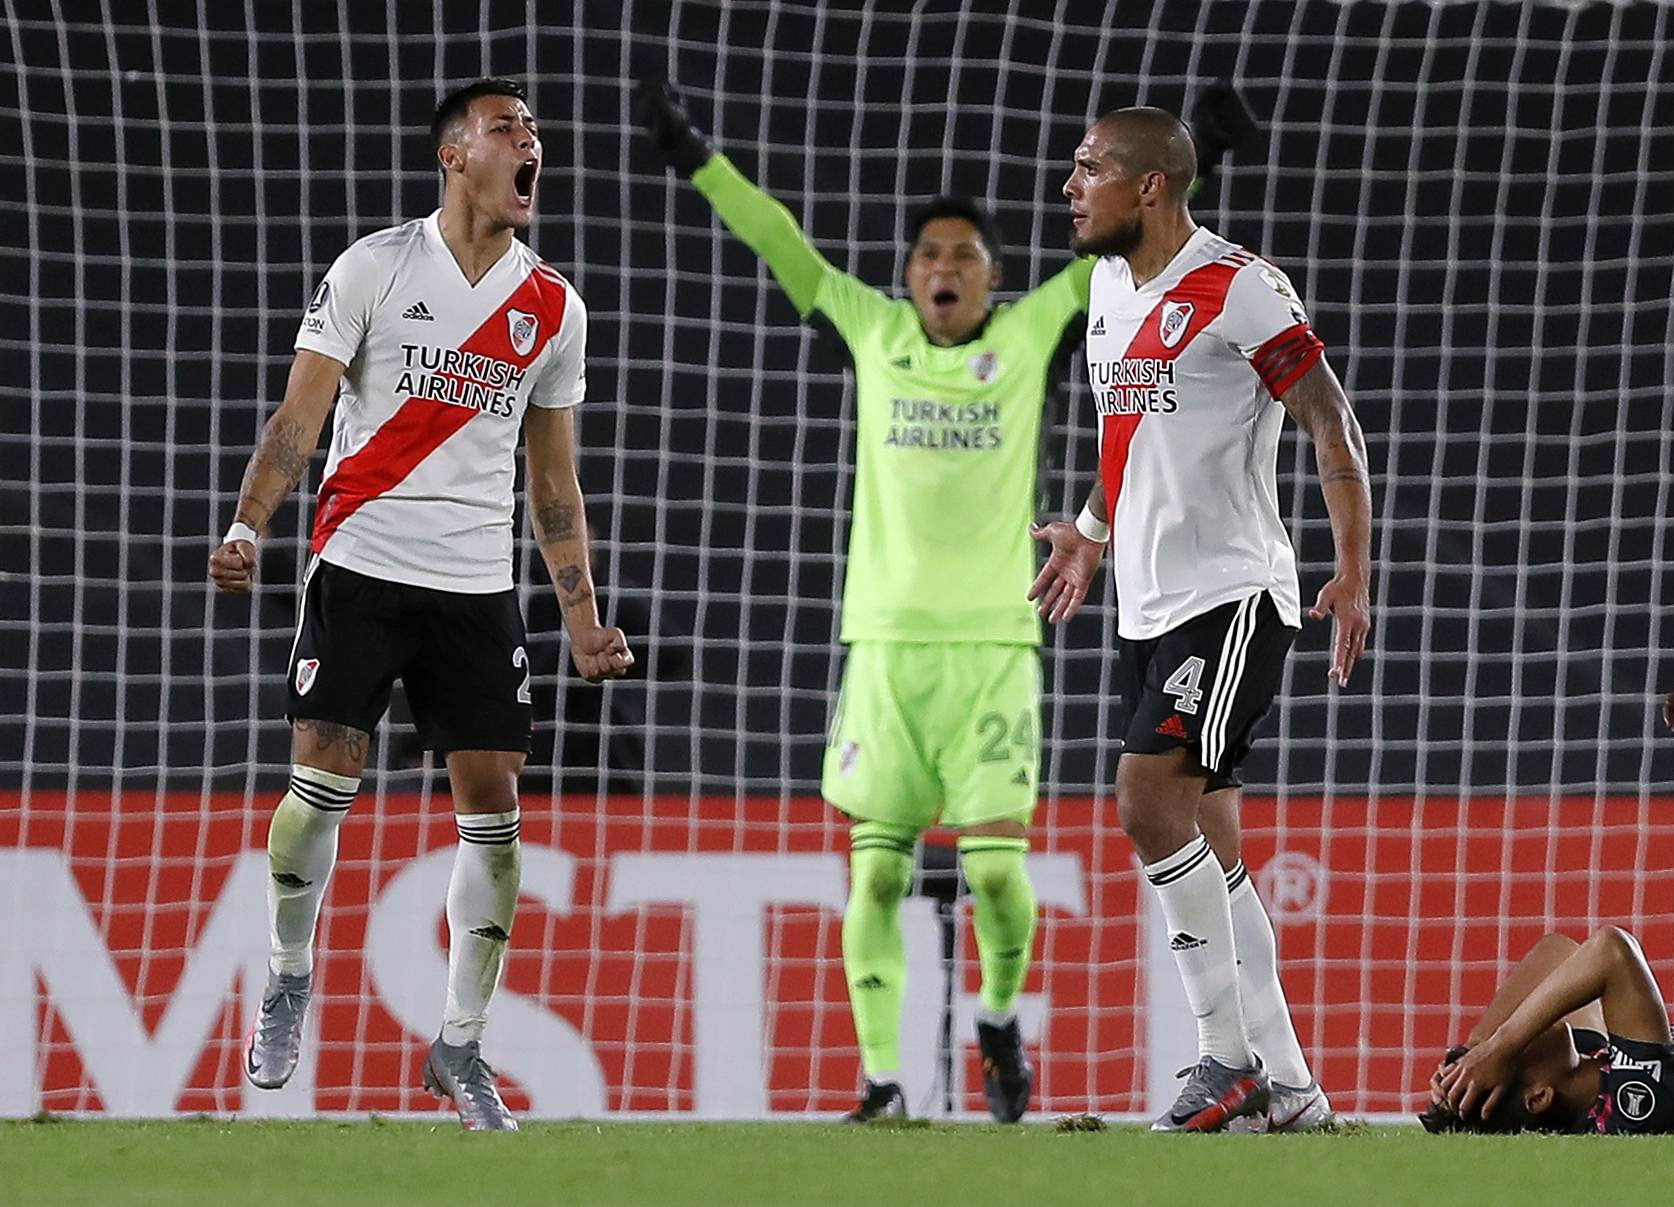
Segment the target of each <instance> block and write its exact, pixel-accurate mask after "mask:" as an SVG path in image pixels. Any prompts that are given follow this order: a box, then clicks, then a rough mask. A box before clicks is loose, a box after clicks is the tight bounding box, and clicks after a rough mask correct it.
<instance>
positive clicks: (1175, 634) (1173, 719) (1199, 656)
mask: <svg viewBox="0 0 1674 1207" xmlns="http://www.w3.org/2000/svg"><path fill="white" fill-rule="evenodd" d="M1300 631H1301V630H1299V629H1293V628H1291V627H1290V626H1289V625H1287V624H1285V623H1284V622H1283V621H1282V620H1280V619H1279V613H1278V609H1277V608H1275V607H1274V606H1273V598H1272V596H1270V595H1269V594H1267V592H1265V591H1262V592H1258V593H1257V594H1254V595H1250V596H1247V597H1245V598H1244V599H1241V600H1237V601H1235V602H1233V603H1229V604H1223V605H1222V606H1220V607H1218V608H1215V609H1213V610H1211V611H1208V612H1205V613H1203V614H1202V615H1201V616H1194V617H1192V619H1190V620H1188V621H1186V622H1185V623H1184V624H1182V625H1180V626H1179V627H1178V628H1174V629H1170V630H1169V631H1168V632H1166V633H1164V634H1163V635H1162V636H1160V637H1154V638H1151V639H1149V640H1146V641H1130V640H1127V639H1126V638H1124V639H1123V640H1122V642H1121V647H1120V648H1121V652H1122V671H1121V674H1122V678H1123V683H1124V690H1123V696H1124V697H1125V699H1126V702H1127V706H1128V717H1129V720H1128V728H1127V735H1126V739H1125V741H1124V743H1123V746H1122V753H1124V754H1161V753H1163V752H1164V751H1168V750H1176V749H1180V748H1184V749H1186V750H1188V751H1190V752H1191V756H1192V758H1193V760H1194V761H1195V762H1196V763H1197V765H1198V768H1199V769H1200V770H1201V771H1203V772H1204V773H1205V774H1206V775H1207V776H1208V777H1209V782H1208V785H1207V786H1206V787H1205V789H1204V790H1205V791H1207V792H1214V791H1216V790H1217V789H1220V788H1230V787H1233V786H1235V785H1237V784H1239V783H1241V782H1242V781H1240V780H1239V778H1238V765H1239V764H1240V763H1242V762H1243V761H1244V757H1245V756H1246V755H1247V754H1249V752H1250V746H1251V744H1252V742H1253V740H1254V735H1255V730H1256V726H1257V725H1258V724H1260V722H1261V719H1262V718H1263V717H1265V716H1266V715H1267V710H1268V709H1269V708H1270V707H1272V704H1273V697H1274V696H1275V695H1276V694H1277V693H1278V690H1279V681H1280V679H1281V677H1282V676H1283V675H1284V667H1285V658H1286V657H1287V656H1288V655H1289V654H1290V647H1291V644H1292V643H1293V642H1294V641H1295V640H1296V635H1297V633H1298V632H1300Z"/></svg>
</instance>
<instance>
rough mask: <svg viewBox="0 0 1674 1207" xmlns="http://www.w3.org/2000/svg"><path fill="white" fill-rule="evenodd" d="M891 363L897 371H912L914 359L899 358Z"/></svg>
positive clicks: (907, 357) (908, 357)
mask: <svg viewBox="0 0 1674 1207" xmlns="http://www.w3.org/2000/svg"><path fill="white" fill-rule="evenodd" d="M889 363H890V364H892V365H894V366H895V367H896V368H897V369H910V368H912V367H913V358H912V357H910V356H897V357H896V358H895V359H894V360H892V361H890V362H889Z"/></svg>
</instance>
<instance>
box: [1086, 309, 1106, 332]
mask: <svg viewBox="0 0 1674 1207" xmlns="http://www.w3.org/2000/svg"><path fill="white" fill-rule="evenodd" d="M1087 334H1088V335H1103V334H1104V315H1102V314H1101V315H1099V317H1098V318H1096V319H1094V320H1093V329H1092V330H1091V331H1089V332H1088V333H1087Z"/></svg>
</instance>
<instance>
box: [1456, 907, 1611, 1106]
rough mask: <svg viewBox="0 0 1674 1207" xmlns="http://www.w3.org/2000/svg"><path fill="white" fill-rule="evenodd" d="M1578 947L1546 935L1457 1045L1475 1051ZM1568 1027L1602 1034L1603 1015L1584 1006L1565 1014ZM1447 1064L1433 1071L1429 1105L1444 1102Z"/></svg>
mask: <svg viewBox="0 0 1674 1207" xmlns="http://www.w3.org/2000/svg"><path fill="white" fill-rule="evenodd" d="M1580 946H1581V944H1579V943H1577V942H1576V941H1575V940H1574V939H1572V938H1570V937H1569V936H1568V935H1560V934H1555V933H1554V934H1550V935H1547V936H1546V937H1544V938H1543V939H1541V940H1540V942H1538V943H1536V944H1535V945H1534V946H1533V947H1532V948H1530V949H1529V954H1528V955H1526V956H1524V957H1523V959H1522V960H1521V961H1520V962H1519V963H1518V965H1517V967H1516V968H1513V969H1512V970H1511V975H1510V976H1508V977H1507V978H1506V979H1505V983H1504V984H1502V985H1501V986H1500V987H1499V989H1498V990H1496V991H1495V993H1494V1000H1493V1001H1491V1002H1489V1003H1488V1008H1487V1009H1486V1010H1484V1011H1483V1012H1482V1017H1481V1018H1480V1019H1478V1020H1477V1023H1476V1026H1474V1027H1472V1028H1471V1030H1470V1034H1468V1035H1467V1036H1465V1042H1464V1044H1463V1045H1461V1046H1462V1047H1463V1048H1465V1049H1467V1050H1468V1049H1470V1048H1474V1047H1476V1046H1477V1045H1478V1044H1480V1043H1482V1042H1483V1041H1484V1040H1486V1039H1487V1038H1488V1037H1489V1036H1490V1035H1492V1034H1493V1033H1494V1032H1495V1031H1496V1030H1498V1029H1499V1026H1500V1024H1501V1023H1503V1022H1505V1020H1506V1019H1508V1018H1510V1017H1511V1014H1512V1011H1514V1010H1516V1009H1517V1007H1518V1006H1521V1005H1522V1004H1523V1000H1524V999H1525V998H1527V997H1528V996H1529V994H1531V993H1532V992H1534V990H1535V987H1536V986H1538V985H1539V984H1540V983H1541V982H1542V981H1544V980H1545V979H1546V978H1547V977H1549V976H1551V975H1552V974H1553V973H1554V972H1556V971H1557V969H1558V966H1559V965H1561V964H1562V963H1563V962H1564V961H1565V960H1567V959H1568V958H1569V957H1570V956H1571V955H1573V954H1574V953H1575V951H1576V949H1577V948H1579V947H1580ZM1562 1021H1563V1022H1564V1023H1566V1024H1568V1025H1569V1026H1571V1027H1583V1028H1585V1029H1587V1030H1588V1031H1597V1032H1600V1033H1602V1032H1603V1031H1604V1030H1605V1025H1604V1012H1603V1010H1602V1009H1600V1007H1599V1004H1598V1003H1597V1002H1596V1001H1594V1002H1588V1003H1586V1004H1585V1005H1583V1006H1581V1007H1580V1008H1579V1009H1577V1010H1574V1011H1572V1012H1571V1013H1569V1014H1566V1015H1565V1016H1564V1018H1563V1020H1562ZM1451 1067H1452V1066H1451V1064H1449V1063H1448V1062H1447V1061H1443V1062H1442V1063H1441V1064H1438V1065H1437V1066H1436V1071H1435V1072H1434V1073H1433V1074H1432V1075H1431V1077H1430V1101H1431V1102H1433V1103H1440V1102H1444V1101H1446V1094H1445V1092H1444V1091H1443V1089H1442V1079H1443V1078H1444V1077H1445V1076H1446V1075H1447V1072H1448V1070H1449V1069H1450V1068H1451Z"/></svg>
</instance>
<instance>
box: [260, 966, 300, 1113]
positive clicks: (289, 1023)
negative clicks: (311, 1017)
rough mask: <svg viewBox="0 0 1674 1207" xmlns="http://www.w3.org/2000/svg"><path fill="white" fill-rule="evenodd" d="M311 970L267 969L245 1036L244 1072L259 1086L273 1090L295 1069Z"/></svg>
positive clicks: (286, 1079)
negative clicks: (257, 1007)
mask: <svg viewBox="0 0 1674 1207" xmlns="http://www.w3.org/2000/svg"><path fill="white" fill-rule="evenodd" d="M313 988H314V974H313V973H310V972H304V973H288V972H274V971H273V970H272V969H271V968H270V969H268V973H267V989H266V990H265V991H264V992H263V993H262V1008H261V1012H260V1013H259V1014H257V1015H256V1025H255V1026H254V1027H251V1028H250V1034H249V1035H247V1036H245V1039H244V1076H245V1077H247V1078H248V1079H249V1081H250V1084H251V1085H253V1086H255V1087H256V1088H257V1089H261V1090H276V1089H278V1088H279V1087H280V1086H282V1085H284V1084H285V1083H286V1082H287V1081H289V1080H290V1079H291V1074H292V1073H294V1072H296V1061H297V1056H298V1054H299V1053H300V1052H301V1051H302V1023H303V1020H304V1019H305V1018H306V1017H307V1016H308V997H309V994H310V993H312V992H313Z"/></svg>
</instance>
